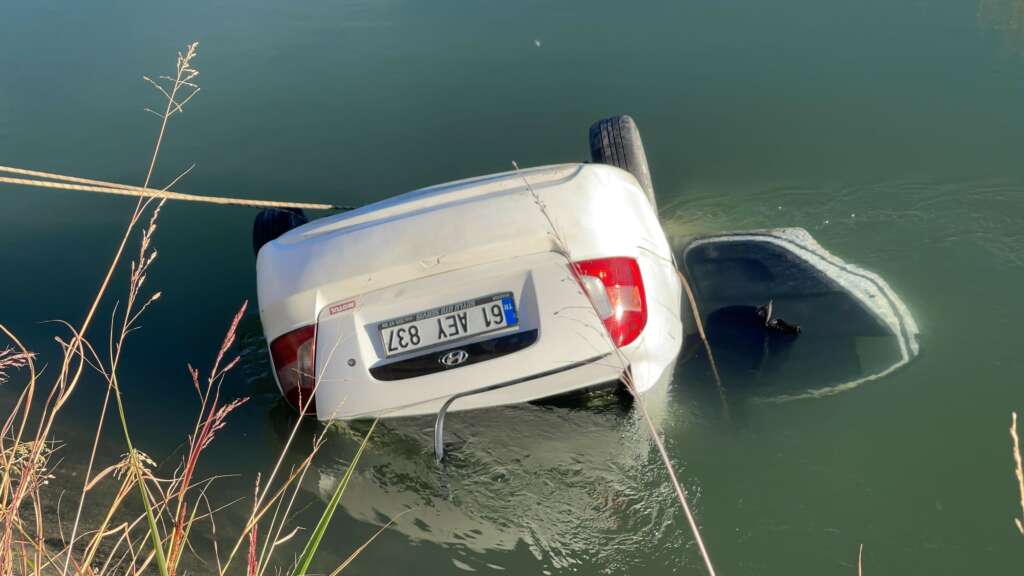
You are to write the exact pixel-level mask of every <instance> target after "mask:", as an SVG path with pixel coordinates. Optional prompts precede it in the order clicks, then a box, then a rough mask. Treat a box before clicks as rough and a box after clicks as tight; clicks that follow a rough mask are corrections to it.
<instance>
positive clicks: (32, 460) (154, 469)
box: [0, 43, 372, 576]
mask: <svg viewBox="0 0 1024 576" xmlns="http://www.w3.org/2000/svg"><path fill="white" fill-rule="evenodd" d="M197 49H198V45H197V44H196V43H192V44H189V45H188V46H187V47H186V48H185V50H184V51H183V52H181V53H179V54H178V57H177V62H176V66H175V73H174V75H173V76H160V77H159V78H158V79H157V80H153V79H150V78H146V80H147V81H148V82H149V83H150V84H152V85H153V86H154V87H155V88H156V89H157V90H158V91H159V93H160V95H161V97H162V101H163V105H162V112H161V111H154V110H149V112H152V113H154V114H155V115H156V116H158V117H159V118H160V127H159V131H158V133H157V137H156V142H155V144H154V147H153V153H152V156H151V158H150V161H149V165H148V168H147V171H146V177H145V181H144V182H143V184H142V187H141V188H143V189H147V190H150V189H151V188H150V184H151V179H152V177H153V173H154V170H155V168H156V166H157V162H158V158H159V154H160V148H161V145H162V143H163V140H164V137H165V136H166V134H167V129H168V124H169V121H170V120H171V119H172V118H173V117H174V116H175V115H176V114H180V113H182V112H183V110H184V105H185V104H186V103H187V102H189V101H190V100H191V99H192V98H193V97H194V96H195V95H196V94H197V93H198V92H199V86H198V84H197V83H196V78H197V77H198V75H199V72H198V70H197V69H196V68H195V66H194V60H195V58H196V56H197ZM188 171H189V170H185V171H183V172H182V173H181V174H180V175H179V176H178V177H177V178H175V179H173V180H172V181H171V182H170V183H169V184H168V185H167V186H165V187H163V188H162V189H163V190H167V189H168V188H169V187H170V186H173V185H174V184H175V183H177V182H178V180H179V179H180V178H182V177H183V176H184V175H185V174H187V173H188ZM158 190H159V189H158ZM165 200H166V198H165V197H161V196H160V195H159V194H157V195H152V194H151V195H148V196H146V197H140V198H139V200H138V202H137V203H136V205H135V208H134V210H133V211H132V214H131V218H130V219H129V222H128V225H127V226H126V228H125V231H124V234H123V235H122V237H121V239H120V242H119V244H118V246H117V248H116V250H115V251H114V255H113V257H112V259H111V261H110V263H109V265H108V266H107V271H106V274H105V275H104V277H103V280H102V282H101V283H100V286H99V288H98V289H97V291H96V293H95V296H94V297H93V299H92V302H91V304H90V306H89V308H88V310H87V313H86V315H85V317H84V319H83V320H82V321H81V323H79V324H78V325H71V324H64V326H66V328H67V330H68V335H67V336H66V337H64V338H58V339H57V340H58V342H59V343H60V344H61V348H62V354H61V358H60V361H59V363H58V365H57V368H56V369H54V370H53V374H52V379H49V380H47V381H46V382H43V381H42V380H41V373H40V371H39V370H37V367H36V356H35V354H33V353H32V352H31V351H30V350H28V349H27V348H26V347H25V346H24V345H23V344H22V342H21V341H20V340H19V339H18V337H17V336H16V335H15V334H14V332H13V331H11V330H10V329H9V328H8V327H7V326H5V325H3V324H0V336H3V337H5V339H6V340H7V341H8V342H9V344H7V345H4V346H3V347H0V382H5V381H8V380H9V382H8V384H7V385H12V384H13V383H14V382H16V381H17V382H20V383H23V388H22V389H21V393H20V395H19V396H18V398H17V400H16V402H15V404H14V406H13V407H12V408H11V412H10V414H9V416H8V417H7V418H6V420H5V421H4V422H3V426H2V428H0V574H24V575H29V574H32V575H40V574H58V573H59V574H61V575H66V574H68V573H71V574H79V575H90V576H93V575H103V574H142V573H149V572H152V571H154V570H156V571H158V572H159V573H160V574H162V575H164V576H170V575H173V574H180V573H184V572H185V571H186V570H185V568H184V562H185V559H186V556H187V553H191V554H193V555H195V557H196V558H197V561H198V562H201V563H204V564H205V565H206V568H205V569H204V572H216V573H218V574H225V573H228V572H229V571H233V570H234V571H237V570H241V569H243V567H242V566H238V568H234V569H233V566H235V565H237V564H239V563H240V562H243V560H241V559H239V558H238V556H241V555H242V554H240V551H241V549H242V547H243V546H244V547H245V554H244V557H245V558H244V563H245V566H244V570H245V572H246V574H247V575H250V576H257V575H262V574H265V573H266V572H267V570H268V569H269V568H271V567H273V566H275V565H277V566H278V569H280V568H282V567H284V568H288V569H292V568H293V567H295V568H294V570H293V572H294V573H299V574H301V573H304V569H301V567H298V564H297V562H296V561H295V560H294V559H291V558H289V559H287V560H286V561H284V562H283V565H284V566H281V565H280V564H281V562H279V560H278V558H277V555H275V552H276V551H277V550H279V547H280V546H281V545H282V544H284V543H285V542H288V541H289V540H290V539H291V538H293V537H295V536H296V535H297V534H298V527H296V526H293V525H292V524H291V521H292V518H293V514H292V512H293V507H294V505H295V503H296V499H297V495H298V491H299V485H300V483H301V481H302V479H303V477H304V475H305V474H306V472H307V471H308V469H309V467H310V465H311V463H312V461H313V458H314V456H315V455H316V453H317V452H318V450H319V449H320V447H321V446H322V445H323V443H324V441H325V437H324V433H326V431H325V432H323V433H321V434H319V435H317V436H316V437H315V438H314V441H313V443H312V446H311V447H310V450H309V452H308V454H307V455H306V457H305V458H303V459H302V460H301V462H299V463H298V464H296V465H293V466H291V467H287V468H286V466H285V464H284V462H285V458H284V457H285V454H286V453H288V452H289V451H290V450H291V449H292V447H293V443H294V442H293V441H294V439H295V437H296V432H297V430H298V427H299V425H300V422H299V421H296V423H295V427H294V428H293V430H292V433H291V435H290V436H289V439H288V441H287V442H286V444H285V446H284V448H283V449H282V453H281V455H280V457H279V458H278V459H277V461H276V463H275V465H274V467H273V468H272V469H271V470H270V471H269V473H268V474H267V475H266V478H265V479H264V480H262V481H261V480H260V478H259V477H257V479H256V481H255V483H254V484H255V487H254V494H253V501H252V506H251V507H250V513H249V516H248V518H247V519H246V521H245V523H244V527H243V529H242V530H240V531H239V533H238V534H237V535H234V536H232V537H231V539H232V541H233V542H234V543H233V545H232V547H231V548H230V549H229V550H227V551H226V552H227V553H226V554H222V553H221V550H219V549H218V547H217V541H218V536H217V527H216V521H215V520H216V515H217V513H218V511H219V510H221V509H222V508H223V507H224V506H223V505H219V504H216V503H213V502H211V498H210V495H209V492H208V489H209V487H210V485H211V483H212V482H214V481H215V478H200V477H198V474H197V470H198V468H199V462H200V460H201V457H202V455H203V453H204V452H205V451H206V450H207V449H208V448H209V446H210V444H211V442H213V441H214V439H215V437H216V435H217V433H218V432H219V431H220V430H221V429H222V428H223V427H224V426H225V425H226V423H227V420H228V417H229V416H230V415H231V413H232V412H233V411H234V410H236V409H237V408H238V407H239V406H241V405H242V404H244V403H245V401H246V398H238V399H234V400H225V399H224V398H223V395H222V391H221V387H222V383H223V382H224V378H225V376H226V375H227V374H228V373H230V372H231V370H232V369H233V368H234V367H235V366H236V365H237V363H238V361H239V357H238V356H237V355H233V354H232V352H231V350H232V348H233V345H234V343H235V339H236V330H237V327H238V323H239V321H240V320H241V318H242V316H243V314H244V313H245V310H246V305H245V304H243V305H242V306H241V308H240V309H239V310H238V313H237V314H236V315H235V316H234V318H233V320H232V321H231V323H230V324H229V326H228V328H227V331H226V335H225V337H224V340H223V342H222V344H221V347H220V349H219V351H218V354H217V357H216V360H215V361H214V363H213V365H212V367H211V368H210V370H209V373H208V374H207V375H206V376H205V377H201V376H200V372H199V371H198V370H196V369H195V368H193V367H192V366H189V368H188V371H189V378H188V379H189V384H190V385H191V386H192V387H193V388H194V389H195V392H196V395H197V405H198V409H197V414H196V418H195V422H194V424H193V427H192V431H191V433H190V434H189V435H188V438H187V442H186V450H185V454H184V456H183V457H182V459H181V461H180V463H179V465H178V466H177V467H176V468H175V469H174V470H173V471H172V472H169V473H160V472H159V467H158V466H157V465H156V464H155V463H154V461H153V459H151V458H150V457H149V456H147V455H146V454H145V453H144V452H143V451H141V450H140V449H139V448H138V447H136V446H135V443H134V442H133V438H132V434H131V430H130V428H129V426H128V420H129V419H128V415H127V407H126V406H125V404H124V402H123V399H122V395H121V391H122V386H123V384H124V382H123V381H122V375H121V374H120V372H119V366H120V365H121V361H122V359H123V357H124V353H125V351H126V346H127V343H128V336H129V335H130V334H132V333H133V332H134V331H135V330H136V329H137V328H138V321H139V318H140V317H141V316H142V315H143V314H144V313H145V311H146V310H147V309H148V308H149V307H150V306H151V305H153V304H154V303H156V302H157V301H158V300H159V298H160V292H158V291H157V292H147V285H146V278H147V275H148V272H149V270H150V267H151V266H152V265H153V263H154V262H155V260H156V258H157V251H156V249H155V247H154V237H155V234H156V231H157V228H158V226H157V225H158V221H159V216H160V211H161V208H162V207H163V205H164V201H165ZM133 239H137V242H138V245H137V250H136V251H135V252H134V256H133V258H132V259H131V261H130V263H129V264H128V272H129V274H128V286H127V292H126V297H125V299H124V301H123V302H115V303H114V304H113V305H112V306H111V312H110V314H111V328H110V331H109V334H107V335H106V338H105V339H106V342H105V346H103V347H101V348H100V347H97V346H95V345H94V344H95V342H96V339H95V335H93V334H92V331H91V328H92V325H93V323H94V320H95V318H96V317H97V315H98V313H99V311H100V309H101V306H102V304H103V303H104V302H107V301H108V300H109V299H110V298H111V293H112V292H113V288H112V284H111V281H112V278H113V277H114V274H115V272H116V271H117V270H119V269H120V268H121V267H122V266H123V261H124V260H125V259H126V253H127V252H128V251H129V245H130V244H131V243H132V241H133ZM86 371H91V372H95V373H98V374H99V375H101V376H102V379H103V380H104V381H105V382H106V384H107V386H106V395H105V397H104V401H103V405H102V409H101V411H100V413H99V414H98V418H97V425H96V430H95V434H94V436H93V438H92V442H91V451H90V453H89V459H88V464H87V467H86V472H85V475H84V477H83V478H82V482H81V487H80V490H79V491H78V493H77V494H75V495H74V496H75V497H76V506H75V514H74V517H73V518H72V519H71V520H70V522H69V523H68V524H67V525H65V523H63V522H62V521H61V519H60V518H57V519H54V518H53V517H52V516H47V515H45V514H44V512H43V509H44V504H47V503H48V501H47V498H52V496H53V495H52V494H50V493H49V492H47V486H48V484H49V482H50V481H51V480H53V479H54V477H55V476H54V475H55V474H60V470H59V465H58V464H59V462H58V461H57V460H56V459H55V457H54V453H55V451H56V450H57V449H58V447H59V446H58V444H57V443H56V441H55V439H54V434H53V430H54V426H55V424H56V423H57V421H58V419H59V417H60V415H61V413H62V411H63V409H64V408H65V407H66V406H67V405H68V402H69V401H70V400H71V399H72V397H73V393H74V392H75V390H76V389H77V387H78V385H79V384H80V382H81V379H82V376H83V374H84V373H85V372H86ZM111 400H113V405H114V410H113V412H114V414H116V416H117V420H118V422H117V423H118V424H119V426H118V428H119V432H120V435H121V436H122V437H123V441H124V445H125V449H126V452H125V455H124V456H123V457H122V458H120V459H118V460H117V461H113V462H102V460H104V458H103V457H102V456H101V455H100V454H99V451H98V447H99V445H100V441H101V438H103V435H104V434H105V433H109V431H108V430H107V427H108V426H107V423H106V416H107V413H108V411H109V408H110V404H111ZM371 430H372V429H371ZM368 438H369V434H367V436H366V439H368ZM365 442H366V440H365V439H364V447H365ZM352 465H353V466H354V465H355V461H354V462H353V464H352ZM342 490H343V487H339V492H338V495H337V497H338V498H340V495H341V491H342ZM58 509H59V507H58ZM86 511H88V512H89V513H88V514H86V513H85V512H86ZM331 513H333V510H331ZM87 517H88V518H97V519H98V520H97V521H95V522H93V523H91V524H88V525H87V523H86V521H85V518H87ZM329 520H330V514H327V513H325V514H324V517H323V518H322V519H321V524H322V528H323V529H326V524H327V522H328V521H329ZM200 525H203V526H206V527H207V530H208V531H209V532H210V533H211V534H212V535H213V536H214V537H213V539H212V542H210V547H211V548H212V549H211V550H209V551H208V552H202V553H197V552H196V551H195V549H194V547H193V542H192V541H191V538H190V536H191V535H192V534H194V533H195V529H196V528H197V527H198V526H200ZM318 528H320V527H318ZM322 534H323V530H320V535H321V536H322ZM221 536H228V535H221ZM54 542H58V543H59V544H54ZM307 551H308V552H309V553H308V554H307V555H306V557H305V558H304V559H303V560H304V562H305V566H308V565H309V561H310V560H311V559H312V557H313V554H315V552H316V545H315V543H313V545H312V546H310V545H307ZM357 553H358V550H357Z"/></svg>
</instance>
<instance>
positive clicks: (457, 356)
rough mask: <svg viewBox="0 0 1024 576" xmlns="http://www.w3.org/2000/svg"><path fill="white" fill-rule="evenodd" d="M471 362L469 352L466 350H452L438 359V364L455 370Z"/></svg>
mask: <svg viewBox="0 0 1024 576" xmlns="http://www.w3.org/2000/svg"><path fill="white" fill-rule="evenodd" d="M466 360H469V352H466V351H465V350H450V351H448V352H446V353H444V354H442V355H441V357H440V358H438V359H437V361H438V362H440V363H441V364H444V365H445V366H446V367H448V368H454V367H456V366H458V365H460V364H463V363H465V362H466Z"/></svg>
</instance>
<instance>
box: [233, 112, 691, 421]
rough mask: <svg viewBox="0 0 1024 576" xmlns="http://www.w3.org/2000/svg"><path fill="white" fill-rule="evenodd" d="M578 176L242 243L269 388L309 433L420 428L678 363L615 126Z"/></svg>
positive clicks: (284, 214)
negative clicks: (391, 423)
mask: <svg viewBox="0 0 1024 576" xmlns="http://www.w3.org/2000/svg"><path fill="white" fill-rule="evenodd" d="M591 149H592V157H593V160H594V163H590V164H567V165H558V166H548V167H541V168H532V169H524V170H522V171H519V170H515V171H512V172H506V173H503V174H495V175H491V176H482V177H478V178H472V179H469V180H462V181H459V182H453V183H449V184H442V185H439V186H434V187H431V188H426V189H423V190H418V191H414V192H409V193H407V194H403V195H400V196H397V197H394V198H390V199H388V200H384V201H381V202H377V203H375V204H371V205H369V206H365V207H362V208H360V209H357V210H352V211H350V212H346V213H343V214H338V215H334V216H330V217H326V218H322V219H319V220H316V221H313V222H308V223H307V222H306V221H305V217H304V215H302V214H301V213H299V212H292V211H286V210H274V209H268V210H264V211H263V212H261V213H260V215H259V216H258V217H257V220H256V224H255V226H254V232H253V234H254V236H253V243H254V248H255V249H256V251H257V266H256V268H257V286H258V297H259V305H260V317H261V320H262V324H263V330H264V333H265V336H266V340H267V342H268V343H269V347H270V353H271V358H272V361H273V367H274V372H275V376H276V379H277V383H278V386H279V388H280V390H281V393H282V394H283V395H284V396H285V398H287V399H288V401H289V402H290V403H291V404H292V405H293V406H295V407H296V408H298V409H299V410H301V411H303V412H305V413H308V414H315V415H316V416H317V417H318V418H320V419H350V418H363V417H374V416H409V415H417V414H436V413H437V412H438V411H439V410H440V409H441V408H442V406H446V403H447V402H449V400H451V399H454V398H457V399H458V401H457V402H454V404H452V405H451V409H452V410H465V409H471V408H480V407H485V406H494V405H502V404H509V403H517V402H524V401H531V400H536V399H540V398H545V397H549V396H555V395H560V394H564V393H568V392H573V391H578V390H584V389H589V388H591V387H595V386H599V385H603V384H607V383H615V382H617V381H619V379H620V378H621V377H622V376H623V372H624V371H625V370H628V372H629V374H630V377H631V381H632V384H633V386H634V387H635V388H636V390H638V391H640V392H643V391H645V390H647V389H649V388H650V387H651V386H653V384H654V383H655V382H656V381H657V380H658V379H659V378H660V377H661V376H662V374H663V373H664V372H665V370H666V368H667V367H668V366H670V365H671V364H672V362H673V360H674V359H675V357H676V355H677V354H678V352H679V349H680V345H681V343H682V336H683V327H682V322H681V314H680V305H681V302H682V298H681V294H682V292H681V284H680V279H679V275H678V272H677V269H676V266H675V262H674V259H673V256H672V252H671V249H670V247H669V243H668V241H667V240H666V237H665V233H664V232H663V230H662V228H661V225H660V224H659V222H658V215H657V211H656V208H655V206H654V202H655V200H654V192H653V188H652V186H651V180H650V175H649V171H648V168H647V162H646V159H645V157H644V152H643V146H642V144H641V142H640V137H639V133H638V132H637V129H636V125H635V123H634V122H633V121H632V119H631V118H629V117H628V116H619V117H613V118H609V119H606V120H602V121H600V122H598V123H596V124H594V126H592V127H591Z"/></svg>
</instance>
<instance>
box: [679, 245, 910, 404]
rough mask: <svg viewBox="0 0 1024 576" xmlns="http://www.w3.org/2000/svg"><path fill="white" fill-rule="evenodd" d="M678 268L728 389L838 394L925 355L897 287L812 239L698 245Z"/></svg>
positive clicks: (782, 395)
mask: <svg viewBox="0 0 1024 576" xmlns="http://www.w3.org/2000/svg"><path fill="white" fill-rule="evenodd" d="M679 260H680V265H681V266H682V269H683V273H684V274H686V276H687V278H689V279H690V282H691V285H692V286H693V289H694V293H695V297H696V300H697V303H698V307H699V310H700V313H701V316H702V318H701V320H702V321H703V323H704V327H705V331H706V333H707V337H708V340H709V344H710V346H711V348H712V350H713V352H714V355H715V358H716V360H717V364H718V368H719V369H720V370H721V371H722V380H723V382H724V385H725V387H726V388H729V389H737V388H745V389H749V390H750V392H751V393H752V394H753V395H755V396H759V397H763V398H770V399H773V400H789V399H794V398H807V397H816V396H823V395H829V394H835V393H838V392H841V391H844V390H849V389H852V388H855V387H857V386H859V385H860V384H863V383H865V382H869V381H872V380H877V379H879V378H881V377H883V376H886V375H888V374H890V373H892V372H893V371H895V370H897V369H898V368H900V367H902V366H905V365H906V364H907V363H909V362H910V361H911V360H912V359H913V358H915V357H916V356H917V355H918V353H919V352H920V344H919V342H918V337H919V330H918V327H917V323H916V322H915V321H914V318H913V316H912V315H911V313H910V311H909V309H908V308H907V306H906V304H904V303H903V300H902V299H900V297H899V296H898V295H897V294H896V293H895V292H894V291H893V289H892V288H891V287H890V286H889V284H888V283H887V282H886V281H885V280H884V279H882V278H881V277H880V276H878V275H877V274H875V273H873V272H870V271H868V270H865V269H863V268H861V267H859V266H855V265H853V264H849V263H847V262H845V261H843V260H842V259H840V258H838V257H836V256H835V255H833V254H831V253H830V252H829V251H828V250H826V249H825V248H823V247H822V246H821V245H820V244H818V242H817V241H815V240H814V238H812V237H811V235H810V234H809V233H808V232H807V231H806V230H803V229H800V228H782V229H774V230H763V231H753V232H735V233H727V234H720V235H714V236H705V237H699V238H695V239H693V240H691V241H689V242H688V243H687V244H686V245H685V246H684V248H683V250H682V251H681V256H680V258H679ZM772 320H775V323H774V324H773V323H772ZM798 382H799V383H807V384H806V385H804V386H803V387H802V388H801V389H794V384H795V383H798Z"/></svg>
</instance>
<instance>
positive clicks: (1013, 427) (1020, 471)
mask: <svg viewBox="0 0 1024 576" xmlns="http://www.w3.org/2000/svg"><path fill="white" fill-rule="evenodd" d="M1010 439H1011V441H1012V442H1013V464H1014V470H1013V472H1014V475H1015V476H1016V477H1017V495H1018V497H1019V499H1020V511H1021V516H1020V518H1014V519H1013V523H1014V525H1015V526H1017V530H1018V531H1019V532H1020V533H1021V535H1022V536H1024V465H1022V464H1021V455H1020V437H1019V436H1018V435H1017V413H1016V412H1014V413H1013V417H1012V419H1011V421H1010Z"/></svg>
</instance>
